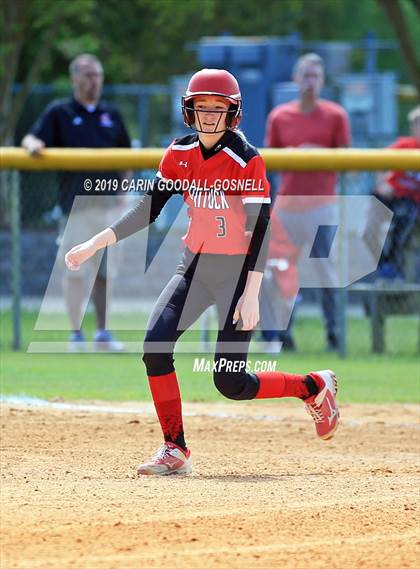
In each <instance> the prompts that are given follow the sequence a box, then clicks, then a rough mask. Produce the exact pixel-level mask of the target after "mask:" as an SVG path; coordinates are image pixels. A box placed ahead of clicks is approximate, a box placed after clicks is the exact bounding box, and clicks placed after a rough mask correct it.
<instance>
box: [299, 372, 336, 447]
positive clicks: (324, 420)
mask: <svg viewBox="0 0 420 569" xmlns="http://www.w3.org/2000/svg"><path fill="white" fill-rule="evenodd" d="M308 375H310V376H311V377H312V378H313V379H314V380H315V381H316V383H317V385H318V387H319V392H318V394H317V395H313V396H312V397H309V398H308V399H305V405H306V410H307V411H308V413H309V414H310V415H311V416H312V419H313V420H314V421H315V427H316V433H317V435H318V437H320V438H321V439H324V440H325V441H327V440H328V439H332V437H333V436H334V433H335V431H336V429H337V427H338V419H339V416H340V414H339V412H338V407H337V403H336V400H335V396H336V394H337V390H338V383H337V378H336V376H335V373H334V372H333V371H331V370H330V369H326V370H323V371H313V372H311V373H310V374H308Z"/></svg>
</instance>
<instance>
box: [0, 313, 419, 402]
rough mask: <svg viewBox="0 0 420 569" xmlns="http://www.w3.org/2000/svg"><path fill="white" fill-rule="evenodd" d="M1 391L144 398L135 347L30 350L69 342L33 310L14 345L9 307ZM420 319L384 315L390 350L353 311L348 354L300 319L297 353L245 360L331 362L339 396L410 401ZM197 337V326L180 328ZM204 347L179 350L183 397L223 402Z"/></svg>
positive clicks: (126, 336) (315, 324) (89, 325)
mask: <svg viewBox="0 0 420 569" xmlns="http://www.w3.org/2000/svg"><path fill="white" fill-rule="evenodd" d="M0 317H1V328H0V332H1V344H0V345H1V374H0V376H1V389H0V391H1V394H2V395H26V396H32V397H40V398H45V399H54V398H63V399H66V400H83V399H84V400H92V399H101V400H115V401H129V400H137V401H139V400H149V399H150V395H149V389H148V384H147V380H146V375H145V370H144V366H143V363H142V361H141V359H140V356H139V355H136V354H120V355H112V354H30V353H26V348H27V346H28V344H29V342H31V341H43V340H49V341H66V340H67V337H68V333H67V332H50V331H48V332H47V331H42V332H40V331H37V332H35V331H34V330H33V328H34V324H35V321H36V317H37V314H36V313H35V312H28V311H24V313H23V322H22V324H23V329H22V335H23V349H22V351H20V352H14V351H12V350H11V348H10V346H11V339H12V326H11V315H10V313H9V312H1V313H0ZM418 326H419V323H418V319H417V318H415V317H408V318H407V317H398V318H397V317H395V318H389V319H388V322H387V339H386V340H387V352H386V353H385V354H383V355H372V354H371V353H370V328H369V323H368V321H367V319H360V318H353V319H349V323H348V338H349V355H348V358H347V359H340V358H339V357H338V356H337V355H336V354H327V353H325V352H324V332H323V327H322V322H321V321H320V320H319V319H318V318H301V319H300V320H299V321H298V322H297V323H296V326H295V336H296V340H297V344H298V347H299V351H298V353H295V354H287V353H285V354H281V355H280V356H278V357H277V358H274V357H273V356H264V355H258V354H251V355H250V361H251V362H255V360H258V359H259V360H261V359H267V360H270V361H272V360H273V359H276V361H277V368H276V369H277V370H285V371H290V372H306V371H310V370H317V369H324V368H332V369H334V370H335V371H336V372H337V374H338V376H339V379H340V400H341V401H342V402H343V403H350V402H361V403H363V402H366V403H392V402H399V403H409V402H418V401H419V391H420V364H419V358H418V352H417V350H418ZM93 328H94V322H93V318H92V315H91V314H88V315H87V316H86V318H85V323H84V330H85V331H86V334H87V337H88V338H90V337H91V335H92V333H93ZM184 337H185V339H186V340H189V341H191V340H197V339H198V332H197V331H194V330H193V331H190V332H187V333H186V334H185V335H184ZM118 338H119V339H121V340H125V341H131V342H134V341H137V342H139V341H141V340H142V338H143V332H133V331H130V332H127V331H125V332H120V333H118ZM202 356H204V357H209V358H211V357H212V355H210V356H207V355H205V354H183V353H179V354H177V355H176V368H177V373H178V376H179V378H180V384H181V389H182V393H183V398H184V400H186V401H225V399H224V398H223V397H222V396H221V395H219V393H218V392H217V390H216V388H215V387H214V386H213V382H212V376H211V373H205V372H203V373H197V372H194V371H193V361H194V358H195V357H202Z"/></svg>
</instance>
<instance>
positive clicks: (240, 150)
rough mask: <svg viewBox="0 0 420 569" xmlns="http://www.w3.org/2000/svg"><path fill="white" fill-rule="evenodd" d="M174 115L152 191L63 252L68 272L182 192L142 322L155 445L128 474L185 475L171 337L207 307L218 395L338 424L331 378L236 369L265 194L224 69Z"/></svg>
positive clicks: (201, 81) (255, 275)
mask: <svg viewBox="0 0 420 569" xmlns="http://www.w3.org/2000/svg"><path fill="white" fill-rule="evenodd" d="M182 112H183V116H184V122H185V124H186V125H187V126H189V127H190V128H191V129H193V130H194V131H195V132H194V134H190V135H188V136H184V137H182V138H180V139H176V140H174V142H173V143H172V144H171V145H170V146H169V148H168V149H167V150H166V152H165V155H164V157H163V158H162V161H161V163H160V166H159V171H158V173H157V176H156V180H155V183H154V186H153V189H152V190H151V191H149V192H148V193H147V194H146V195H145V196H144V197H143V199H142V200H141V201H140V202H139V203H138V204H137V205H136V206H135V207H134V208H132V209H131V210H130V211H129V212H128V213H127V214H126V215H125V216H124V217H122V218H121V219H120V220H118V221H117V222H116V223H114V224H113V225H111V226H110V227H109V228H108V229H105V230H104V231H102V232H101V233H98V234H97V235H95V236H94V237H92V238H91V239H90V240H89V241H86V242H84V243H82V244H80V245H77V246H76V247H73V249H71V250H70V251H69V252H68V253H67V255H66V264H67V266H68V268H69V269H71V270H77V269H78V268H79V267H80V265H81V264H82V263H83V262H85V261H86V260H87V259H88V258H90V257H91V256H92V255H94V254H95V253H96V251H98V250H99V249H102V248H104V247H107V246H110V245H112V244H114V243H115V242H116V241H119V240H121V239H124V238H125V237H128V236H129V235H132V234H133V233H135V232H137V231H139V230H141V229H143V228H145V227H147V226H148V225H149V224H150V223H153V222H154V221H155V219H156V218H157V216H158V215H159V213H160V211H161V210H162V208H163V206H164V205H165V203H166V202H167V201H168V200H169V199H170V198H171V196H173V195H174V194H177V193H181V194H182V195H183V198H184V201H185V203H186V205H187V207H188V216H189V227H188V231H187V233H186V235H185V236H184V238H183V240H184V244H185V249H184V253H183V256H182V259H181V262H180V264H179V265H178V268H177V270H176V273H175V275H174V276H173V277H172V279H171V280H170V281H169V283H168V284H167V285H166V287H165V289H164V290H163V292H162V294H161V295H160V297H159V299H158V301H157V303H156V306H155V308H154V309H153V312H152V314H151V315H150V319H149V322H148V326H147V332H146V337H145V341H144V350H143V361H144V363H145V365H146V370H147V375H148V379H149V385H150V390H151V393H152V397H153V401H154V404H155V408H156V412H157V415H158V418H159V422H160V425H161V427H162V431H163V436H164V443H163V445H162V446H161V447H160V448H159V450H158V451H157V452H156V454H155V455H154V456H153V457H152V458H151V459H150V460H149V461H148V462H146V463H144V464H141V465H140V466H139V467H138V470H137V471H138V474H139V475H142V474H155V475H168V474H189V473H190V472H191V470H192V466H191V452H190V450H189V449H188V448H187V445H186V442H185V437H184V429H183V421H182V409H181V397H180V392H179V387H178V381H177V376H176V372H175V367H174V358H173V353H174V347H175V343H176V341H177V340H178V338H179V337H180V336H181V335H182V333H183V332H184V331H185V330H186V329H187V328H188V327H189V326H191V325H192V324H193V323H194V322H195V321H196V320H197V318H199V316H200V315H201V314H202V313H203V312H204V311H205V310H206V309H207V308H208V307H209V306H211V305H216V308H217V313H218V319H219V331H218V336H217V343H216V353H215V358H214V367H213V370H214V371H213V375H214V383H215V385H216V387H217V389H218V390H219V391H220V392H221V393H222V394H223V395H225V396H226V397H227V398H229V399H235V400H241V399H254V398H255V399H258V398H278V397H298V398H300V399H302V400H303V401H304V402H305V404H306V408H307V410H308V411H309V413H310V414H311V415H312V417H313V419H314V421H315V425H316V431H317V434H318V436H319V437H321V438H322V439H330V438H331V437H332V436H333V435H334V432H335V430H336V428H337V425H338V417H339V413H338V408H337V404H336V401H335V395H336V392H337V380H336V377H335V374H334V373H333V372H332V371H330V370H325V371H318V372H310V373H308V374H302V375H297V374H289V373H283V372H262V373H250V372H249V371H247V369H246V368H247V366H246V361H247V354H248V347H249V342H250V340H251V334H252V329H253V328H254V327H255V326H256V324H257V322H258V320H259V303H258V295H259V291H260V286H261V281H262V276H263V272H264V266H265V262H266V258H267V241H268V225H269V217H270V197H269V195H270V194H269V184H268V182H267V179H266V173H265V167H264V163H263V160H262V158H261V157H260V155H259V154H258V151H257V150H256V149H255V148H254V147H253V146H251V145H250V144H249V142H248V141H247V140H246V139H245V137H244V136H243V134H242V133H240V132H238V130H237V127H238V125H239V122H240V120H241V116H242V100H241V93H240V90H239V85H238V82H237V81H236V79H235V77H233V75H231V74H230V73H229V72H228V71H225V70H221V69H202V70H201V71H199V72H197V73H195V74H194V75H193V76H192V78H191V80H190V82H189V84H188V88H187V91H186V94H185V96H184V97H183V98H182ZM179 188H182V189H179Z"/></svg>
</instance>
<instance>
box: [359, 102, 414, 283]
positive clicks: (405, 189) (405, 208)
mask: <svg viewBox="0 0 420 569" xmlns="http://www.w3.org/2000/svg"><path fill="white" fill-rule="evenodd" d="M408 122H409V124H410V130H411V136H404V137H400V138H398V139H397V140H396V141H395V142H394V143H393V144H391V145H390V147H389V148H418V149H419V148H420V106H419V107H416V108H415V109H413V110H412V111H411V112H410V113H409V114H408ZM419 159H420V154H419ZM375 195H376V197H377V198H378V199H379V200H381V202H382V203H384V204H385V205H386V206H388V207H389V208H390V209H392V211H393V212H394V217H393V219H392V223H391V227H390V228H389V231H388V235H387V239H386V241H385V245H384V249H383V252H382V255H381V259H380V261H379V266H378V274H379V276H380V277H382V278H386V279H394V278H404V252H405V250H406V248H407V245H408V243H409V241H410V239H411V236H412V234H413V230H414V228H415V227H416V225H418V223H419V218H420V216H419V211H420V173H419V172H416V171H414V170H413V171H405V172H404V171H395V172H388V173H387V174H386V175H385V176H382V178H381V179H380V180H379V183H378V186H377V189H376V191H375ZM366 238H367V240H368V242H369V239H372V238H373V236H372V235H370V233H369V231H367V234H366ZM418 264H419V265H420V261H419V262H418ZM416 268H417V271H418V270H419V269H418V267H416ZM417 276H418V275H417Z"/></svg>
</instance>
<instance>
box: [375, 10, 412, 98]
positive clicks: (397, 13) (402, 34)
mask: <svg viewBox="0 0 420 569" xmlns="http://www.w3.org/2000/svg"><path fill="white" fill-rule="evenodd" d="M378 2H379V4H380V6H381V7H382V9H383V10H384V12H385V13H386V15H387V17H388V19H389V22H390V24H391V26H392V27H393V29H394V32H395V35H396V36H397V39H398V42H399V44H400V47H401V51H402V53H403V56H404V58H405V61H406V62H407V65H408V69H409V71H410V75H411V79H412V81H413V84H414V85H415V86H416V88H417V93H419V94H420V64H419V62H418V60H417V57H416V49H415V46H414V44H413V42H412V41H411V39H410V37H409V33H408V27H407V24H406V22H405V19H404V14H403V10H402V7H401V2H400V0H378ZM414 5H415V6H416V8H417V2H416V3H414Z"/></svg>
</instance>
